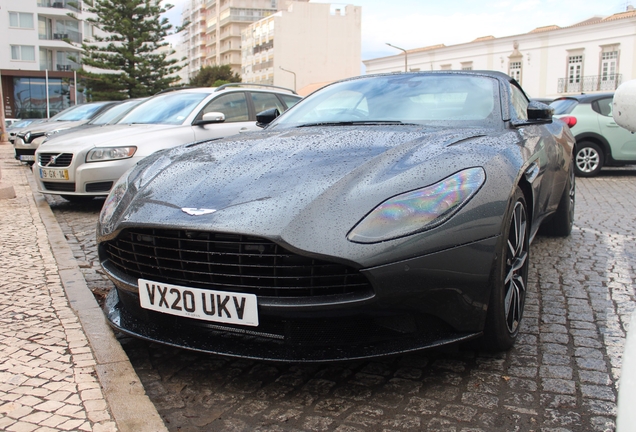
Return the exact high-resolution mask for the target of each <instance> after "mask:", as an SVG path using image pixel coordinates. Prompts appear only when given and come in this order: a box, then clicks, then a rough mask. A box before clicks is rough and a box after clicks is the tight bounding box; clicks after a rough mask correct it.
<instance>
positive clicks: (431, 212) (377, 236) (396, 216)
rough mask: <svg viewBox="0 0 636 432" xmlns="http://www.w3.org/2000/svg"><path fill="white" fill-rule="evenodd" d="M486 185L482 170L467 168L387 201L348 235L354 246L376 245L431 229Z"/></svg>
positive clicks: (446, 218)
mask: <svg viewBox="0 0 636 432" xmlns="http://www.w3.org/2000/svg"><path fill="white" fill-rule="evenodd" d="M485 181H486V173H485V172H484V170H483V168H468V169H465V170H463V171H460V172H457V173H455V174H453V175H451V176H450V177H447V178H445V179H444V180H442V181H440V182H437V183H435V184H433V185H430V186H427V187H425V188H422V189H417V190H414V191H410V192H406V193H403V194H400V195H397V196H394V197H393V198H389V199H388V200H386V201H384V202H383V203H382V204H380V205H379V206H377V207H376V208H375V209H373V210H372V211H371V213H369V214H368V215H367V216H365V217H364V219H362V220H361V221H360V222H358V224H357V225H356V226H355V227H354V228H353V229H352V230H351V231H350V232H349V235H347V239H349V241H352V242H355V243H377V242H381V241H386V240H392V239H396V238H399V237H404V236H407V235H410V234H415V233H417V232H422V231H426V230H428V229H431V228H434V227H436V226H438V225H440V224H442V223H444V222H445V221H447V220H448V219H449V218H450V217H451V216H453V215H454V214H455V213H457V211H459V209H460V208H461V207H462V206H463V205H464V204H466V203H467V202H468V200H470V198H471V197H472V196H473V195H475V193H477V191H478V190H479V188H480V187H481V186H482V185H483V184H484V182H485Z"/></svg>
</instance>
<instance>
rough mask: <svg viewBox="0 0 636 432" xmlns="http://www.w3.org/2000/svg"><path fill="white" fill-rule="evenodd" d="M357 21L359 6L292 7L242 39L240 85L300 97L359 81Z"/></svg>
mask: <svg viewBox="0 0 636 432" xmlns="http://www.w3.org/2000/svg"><path fill="white" fill-rule="evenodd" d="M361 15H362V10H361V7H359V6H353V5H330V4H325V3H304V2H292V3H289V5H288V8H287V9H286V10H282V11H279V12H277V13H275V14H274V15H272V16H270V17H267V18H264V19H262V20H260V21H258V22H256V23H254V24H251V25H250V26H248V27H247V28H246V29H245V30H244V31H243V33H242V65H243V66H242V70H241V75H242V80H243V82H254V83H262V84H273V85H277V86H283V87H287V88H293V89H295V90H297V91H299V90H301V89H303V88H305V87H308V86H310V85H312V84H318V83H326V82H331V81H335V80H339V79H343V78H348V77H352V76H357V75H360V61H361V54H360V52H361V42H360V39H361V36H360V35H361ZM301 94H303V93H302V92H301Z"/></svg>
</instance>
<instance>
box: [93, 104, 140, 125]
mask: <svg viewBox="0 0 636 432" xmlns="http://www.w3.org/2000/svg"><path fill="white" fill-rule="evenodd" d="M141 102H142V99H133V100H127V101H124V102H121V103H118V104H117V105H114V106H112V107H110V108H108V109H107V110H106V111H104V112H103V113H101V114H100V115H98V116H97V117H95V118H94V119H93V120H91V121H89V122H88V123H89V124H94V125H105V124H109V123H115V122H116V121H117V120H119V119H120V118H121V117H123V116H124V115H125V114H126V113H127V112H128V111H130V110H131V109H133V108H134V107H136V106H137V105H139V104H140V103H141Z"/></svg>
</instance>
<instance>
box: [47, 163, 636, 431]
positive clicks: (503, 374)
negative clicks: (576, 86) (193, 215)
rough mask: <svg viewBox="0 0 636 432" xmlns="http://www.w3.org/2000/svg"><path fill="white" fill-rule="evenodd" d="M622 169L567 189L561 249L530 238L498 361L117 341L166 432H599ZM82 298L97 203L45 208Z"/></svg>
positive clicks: (610, 353)
mask: <svg viewBox="0 0 636 432" xmlns="http://www.w3.org/2000/svg"><path fill="white" fill-rule="evenodd" d="M634 196H636V170H633V169H621V170H612V171H604V172H603V175H602V176H600V177H598V178H594V179H578V182H577V207H576V225H575V228H574V231H573V233H572V235H571V236H570V237H569V238H567V239H550V238H544V237H537V238H536V239H535V241H534V243H533V244H532V248H531V253H532V258H531V262H532V267H531V272H530V281H529V284H528V285H529V286H528V298H527V303H526V309H525V316H524V319H523V322H522V328H521V332H522V334H521V335H520V337H519V340H518V341H517V344H516V345H515V347H514V348H513V349H512V350H510V351H509V352H507V353H500V354H494V355H493V354H486V353H481V352H475V351H471V350H452V349H447V350H439V351H427V352H423V353H419V354H413V355H407V356H398V357H390V358H383V359H378V360H373V361H362V362H343V363H335V364H326V365H305V364H291V365H286V364H277V363H267V362H258V361H243V360H232V359H225V358H222V357H216V356H210V355H203V354H198V353H192V352H188V351H184V350H179V349H173V348H167V347H163V346H160V345H156V344H149V343H146V342H143V341H139V340H136V339H132V338H126V337H120V341H121V343H122V345H123V346H124V349H125V350H126V352H127V353H128V355H129V357H130V359H131V362H132V363H133V366H134V367H135V370H136V371H137V373H138V375H139V377H140V379H141V380H142V382H143V384H144V387H145V389H146V392H147V393H148V395H149V396H150V398H151V400H152V401H153V403H154V404H155V406H156V407H157V409H158V410H159V413H160V414H161V416H162V418H163V419H164V421H165V422H166V425H167V426H168V428H169V429H170V430H172V431H203V430H206V431H210V430H224V431H292V430H293V431H295V430H303V431H338V432H356V431H407V430H428V431H446V432H477V431H515V430H517V431H543V432H567V431H612V430H614V428H615V416H616V396H617V388H618V379H619V375H620V366H621V355H622V351H623V345H624V340H625V334H626V330H627V327H628V322H627V321H628V320H629V317H630V313H631V311H632V310H633V309H634V307H635V296H634V277H635V275H636V269H635V268H634V266H635V260H634V256H635V255H636V242H635V241H634V240H635V237H636V232H635V229H636V223H635V222H636V221H635V220H634V219H635V218H636V199H634V198H633V197H634ZM49 202H50V203H51V207H52V208H53V210H54V212H55V214H56V216H57V218H58V221H59V222H60V224H61V226H62V229H63V230H64V232H65V233H66V235H67V238H68V239H69V242H71V244H72V245H73V247H74V251H75V254H76V258H77V259H78V260H80V262H81V263H82V267H83V268H82V271H83V272H84V274H85V275H86V278H87V281H88V284H89V286H91V287H92V288H93V289H94V290H95V291H96V292H97V293H98V294H101V293H103V291H104V290H107V289H108V288H109V284H108V283H107V282H106V281H105V278H104V276H103V274H101V273H100V269H99V266H98V263H97V262H96V256H95V243H94V234H93V228H94V224H95V220H96V218H97V212H98V209H99V206H100V205H101V204H100V203H99V202H97V203H92V204H88V205H82V206H78V205H72V204H69V203H66V202H64V201H63V200H61V199H58V198H53V199H50V200H49Z"/></svg>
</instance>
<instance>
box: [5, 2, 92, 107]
mask: <svg viewBox="0 0 636 432" xmlns="http://www.w3.org/2000/svg"><path fill="white" fill-rule="evenodd" d="M88 6H89V5H86V4H85V3H84V2H83V1H81V0H73V1H70V0H2V4H1V6H0V34H2V36H3V37H0V74H1V76H2V84H1V85H2V94H3V96H4V100H3V101H2V103H3V108H4V112H5V116H6V117H16V118H28V117H47V116H51V115H54V114H55V113H56V112H59V111H61V110H62V109H64V108H67V107H69V106H71V105H74V104H75V103H76V98H80V99H82V97H83V96H82V93H81V92H78V91H77V88H76V86H75V81H76V76H75V73H74V71H75V70H76V69H79V67H80V64H79V62H80V58H81V47H80V45H81V42H82V40H84V39H90V38H92V35H93V26H92V25H91V24H90V23H88V22H87V21H86V18H87V17H88V16H89V15H90V14H89V13H88V12H86V8H87V7H88ZM79 102H83V99H82V100H79Z"/></svg>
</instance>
